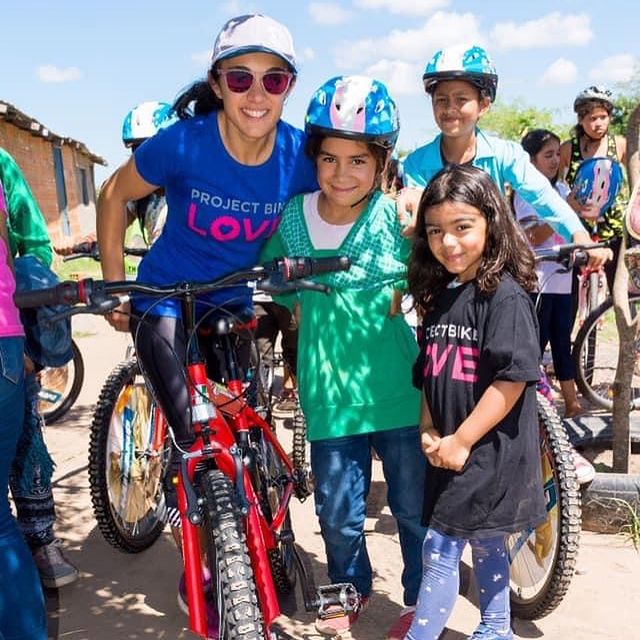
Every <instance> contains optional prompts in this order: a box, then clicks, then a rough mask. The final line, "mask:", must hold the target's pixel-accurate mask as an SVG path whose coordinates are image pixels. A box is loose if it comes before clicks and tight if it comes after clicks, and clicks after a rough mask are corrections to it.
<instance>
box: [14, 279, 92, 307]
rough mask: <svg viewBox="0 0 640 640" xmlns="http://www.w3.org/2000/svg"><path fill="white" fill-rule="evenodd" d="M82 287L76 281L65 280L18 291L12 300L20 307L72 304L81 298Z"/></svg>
mask: <svg viewBox="0 0 640 640" xmlns="http://www.w3.org/2000/svg"><path fill="white" fill-rule="evenodd" d="M82 289H83V287H81V286H80V284H79V283H78V282H73V281H72V280H66V281H65V282H61V283H60V284H57V285H56V286H55V287H49V288H47V289H35V290H32V291H18V292H16V294H15V295H14V296H13V300H14V302H15V303H16V306H17V307H19V308H22V309H26V308H30V307H42V306H44V305H60V304H63V305H73V304H76V303H78V302H80V301H81V300H82V295H81V294H82Z"/></svg>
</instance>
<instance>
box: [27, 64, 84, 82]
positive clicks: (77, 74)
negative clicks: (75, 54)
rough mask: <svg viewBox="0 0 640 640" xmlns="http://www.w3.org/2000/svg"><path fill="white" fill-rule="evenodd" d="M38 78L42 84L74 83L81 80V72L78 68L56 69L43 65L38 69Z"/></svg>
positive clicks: (49, 65)
mask: <svg viewBox="0 0 640 640" xmlns="http://www.w3.org/2000/svg"><path fill="white" fill-rule="evenodd" d="M38 78H40V80H42V82H55V83H61V82H75V81H76V80H80V78H82V71H80V69H78V67H65V68H64V69H63V68H60V67H56V66H55V65H53V64H44V65H41V66H39V67H38Z"/></svg>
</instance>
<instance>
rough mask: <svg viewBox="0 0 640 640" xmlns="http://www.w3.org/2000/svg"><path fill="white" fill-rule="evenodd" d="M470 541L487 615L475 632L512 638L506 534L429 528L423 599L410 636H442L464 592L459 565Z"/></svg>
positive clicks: (423, 639)
mask: <svg viewBox="0 0 640 640" xmlns="http://www.w3.org/2000/svg"><path fill="white" fill-rule="evenodd" d="M467 542H468V543H469V544H470V545H471V551H472V560H473V572H474V574H475V576H476V584H477V585H478V597H479V601H480V615H481V619H482V622H481V624H480V625H479V627H478V628H477V629H476V631H475V633H474V635H473V636H472V637H474V638H476V637H496V638H510V637H511V630H510V606H509V559H508V557H507V553H506V551H505V536H497V537H493V538H484V539H482V540H478V539H470V540H466V539H465V538H456V537H453V536H447V535H444V534H442V533H440V532H438V531H436V530H435V529H433V528H429V529H428V530H427V535H426V537H425V539H424V544H423V546H422V571H423V573H422V584H421V585H420V593H419V595H418V604H417V605H416V613H415V617H414V619H413V623H412V624H411V628H410V629H409V632H408V633H407V635H406V637H405V640H434V639H435V640H437V638H439V637H440V634H441V633H442V630H443V629H444V627H445V625H446V624H447V620H448V618H449V615H450V614H451V610H452V609H453V605H454V604H455V602H456V598H457V597H458V590H459V588H460V573H459V564H460V558H461V557H462V552H463V551H464V548H465V546H466V544H467ZM485 634H487V635H486V636H485Z"/></svg>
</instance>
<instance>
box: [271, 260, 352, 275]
mask: <svg viewBox="0 0 640 640" xmlns="http://www.w3.org/2000/svg"><path fill="white" fill-rule="evenodd" d="M350 267H351V260H350V259H349V258H348V257H347V256H332V257H328V258H283V265H282V274H283V277H284V280H285V281H289V280H298V279H300V278H307V277H308V276H313V275H318V274H321V273H330V272H332V271H348V270H349V268H350Z"/></svg>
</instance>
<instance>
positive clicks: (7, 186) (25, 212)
mask: <svg viewBox="0 0 640 640" xmlns="http://www.w3.org/2000/svg"><path fill="white" fill-rule="evenodd" d="M0 182H2V184H3V186H4V194H5V198H6V200H7V213H8V214H9V215H8V217H7V227H8V230H9V242H10V244H11V253H12V255H14V256H16V255H20V256H24V255H32V256H35V257H36V258H38V259H39V260H40V261H41V262H42V263H43V264H45V265H46V266H47V267H50V266H51V262H52V261H53V251H52V249H51V240H50V239H49V233H48V231H47V223H46V221H45V219H44V216H43V215H42V212H41V211H40V208H39V207H38V203H37V202H36V200H35V198H34V197H33V194H32V193H31V189H30V188H29V185H28V184H27V181H26V180H25V178H24V175H23V174H22V171H21V170H20V167H18V165H17V164H16V161H15V160H14V159H13V158H12V157H11V156H10V155H9V154H8V153H7V152H6V151H5V150H4V149H2V148H0Z"/></svg>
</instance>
